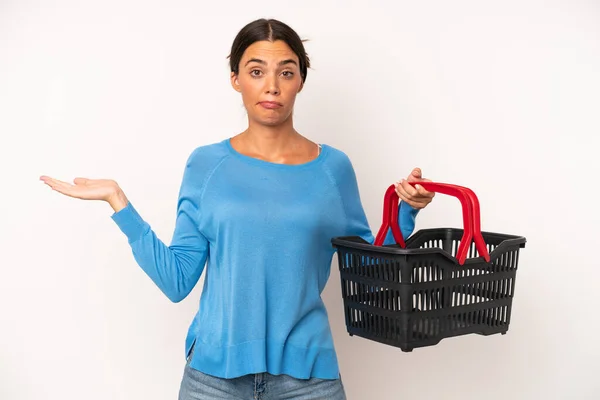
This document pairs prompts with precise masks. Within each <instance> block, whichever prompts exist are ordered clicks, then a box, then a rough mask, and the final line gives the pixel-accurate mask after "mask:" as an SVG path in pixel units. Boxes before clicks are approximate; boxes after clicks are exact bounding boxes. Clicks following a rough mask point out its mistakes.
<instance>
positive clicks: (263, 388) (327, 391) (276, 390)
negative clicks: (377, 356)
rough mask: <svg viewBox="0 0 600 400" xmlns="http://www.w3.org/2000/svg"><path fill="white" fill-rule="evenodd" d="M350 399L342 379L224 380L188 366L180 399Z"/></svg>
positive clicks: (276, 377)
mask: <svg viewBox="0 0 600 400" xmlns="http://www.w3.org/2000/svg"><path fill="white" fill-rule="evenodd" d="M218 399H224V400H225V399H226V400H317V399H319V400H346V394H345V392H344V385H343V384H342V378H341V376H340V377H339V378H338V379H319V378H310V379H296V378H293V377H291V376H289V375H271V374H269V373H266V372H264V373H259V374H251V375H245V376H241V377H239V378H233V379H224V378H219V377H215V376H211V375H207V374H204V373H202V372H200V371H198V370H196V369H193V368H192V367H190V365H189V360H188V363H187V364H186V366H185V370H184V373H183V378H182V380H181V387H180V389H179V400H218Z"/></svg>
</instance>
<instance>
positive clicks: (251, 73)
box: [250, 69, 261, 76]
mask: <svg viewBox="0 0 600 400" xmlns="http://www.w3.org/2000/svg"><path fill="white" fill-rule="evenodd" d="M260 74H261V70H259V69H253V70H252V71H250V75H252V76H259V75H260Z"/></svg>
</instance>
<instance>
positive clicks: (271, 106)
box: [258, 101, 283, 110]
mask: <svg viewBox="0 0 600 400" xmlns="http://www.w3.org/2000/svg"><path fill="white" fill-rule="evenodd" d="M258 104H260V105H261V106H263V107H264V108H267V109H269V110H274V109H276V108H281V107H283V104H281V103H278V102H276V101H261V102H259V103H258Z"/></svg>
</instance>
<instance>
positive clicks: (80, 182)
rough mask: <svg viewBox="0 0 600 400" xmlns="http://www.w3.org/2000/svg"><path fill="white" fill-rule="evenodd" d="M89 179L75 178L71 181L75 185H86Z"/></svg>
mask: <svg viewBox="0 0 600 400" xmlns="http://www.w3.org/2000/svg"><path fill="white" fill-rule="evenodd" d="M88 181H89V179H87V178H75V179H73V183H74V184H76V185H87V183H88Z"/></svg>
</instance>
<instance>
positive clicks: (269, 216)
mask: <svg viewBox="0 0 600 400" xmlns="http://www.w3.org/2000/svg"><path fill="white" fill-rule="evenodd" d="M229 59H230V68H231V85H232V87H233V88H234V89H235V90H236V91H238V92H239V93H240V94H241V95H242V99H243V102H244V106H245V108H246V110H247V113H248V128H247V129H246V130H245V131H244V132H242V133H240V134H237V135H235V136H233V137H231V138H228V139H226V140H223V141H221V142H218V143H212V144H209V145H204V146H200V147H198V148H196V149H195V150H194V151H193V152H192V153H191V155H190V156H189V158H188V160H187V163H186V166H185V170H184V173H183V180H182V183H181V187H180V192H179V198H178V202H177V219H176V226H175V231H174V235H173V238H172V241H171V244H170V245H169V246H167V245H166V244H164V243H163V242H162V241H161V240H160V239H159V238H158V237H157V235H156V234H155V232H154V231H153V230H152V229H151V227H150V226H149V224H148V223H147V222H146V221H145V220H144V219H143V218H142V217H141V216H140V215H139V214H138V213H137V211H136V209H135V208H134V206H133V204H132V203H131V202H130V201H129V200H128V199H127V197H126V196H125V193H124V192H123V191H122V190H121V188H120V187H119V185H118V184H117V183H116V182H115V181H113V180H103V179H100V180H93V179H85V178H77V179H75V180H74V184H69V183H66V182H61V181H58V180H56V179H53V178H50V177H46V176H43V177H42V178H41V179H42V180H43V181H44V182H45V183H46V184H48V185H49V186H50V187H51V188H52V189H54V190H56V191H58V192H60V193H63V194H65V195H67V196H71V197H76V198H80V199H87V200H104V201H106V202H108V203H109V204H110V206H111V207H112V209H113V210H114V214H113V215H112V218H113V219H114V221H115V223H116V224H117V225H118V227H119V228H120V229H121V231H122V232H123V233H124V235H125V236H126V237H127V239H128V243H129V245H130V246H131V249H132V252H133V255H134V257H135V260H136V261H137V263H138V264H139V265H140V267H141V268H142V269H143V270H144V271H145V272H146V273H147V274H148V276H149V277H150V278H151V279H152V280H153V281H154V282H155V283H156V285H157V286H158V287H159V288H160V289H161V290H162V291H163V292H164V294H165V295H166V296H167V297H168V298H169V299H170V300H171V301H173V302H179V301H181V300H182V299H184V298H185V297H186V296H187V295H188V294H189V293H190V291H191V290H192V289H193V288H194V286H195V284H196V283H197V281H198V280H199V278H200V276H201V274H202V272H203V271H204V269H205V266H206V276H205V282H204V287H203V290H202V295H201V299H200V306H199V310H198V313H197V314H196V316H195V318H194V319H193V321H192V323H191V325H190V327H189V330H188V335H187V338H186V342H185V344H186V347H185V351H186V353H185V355H186V359H187V364H186V368H185V371H184V375H183V379H182V382H181V388H180V392H179V393H180V394H179V398H180V399H182V400H184V399H251V398H252V399H284V398H285V399H331V400H335V399H345V393H344V388H343V385H342V381H341V376H340V373H339V367H338V362H337V357H336V352H335V349H334V343H333V338H332V335H331V331H330V326H329V322H328V317H327V312H326V309H325V306H324V303H323V301H322V299H321V292H322V291H323V289H324V287H325V283H326V282H327V280H328V277H329V273H330V266H331V261H332V256H333V254H334V249H333V247H332V246H331V238H332V237H335V236H344V235H358V236H361V237H363V238H364V239H365V240H367V241H370V242H373V240H374V239H373V234H372V232H371V230H370V228H369V225H368V223H367V220H366V216H365V213H364V210H363V208H362V205H361V202H360V198H359V193H358V185H357V182H356V176H355V173H354V170H353V168H352V164H351V162H350V160H349V159H348V157H347V156H346V155H345V154H344V153H343V152H341V151H340V150H337V149H335V148H333V147H331V146H328V145H318V144H316V143H314V142H312V141H310V140H309V139H307V138H306V137H304V136H302V135H301V134H299V133H298V132H297V131H296V130H295V129H294V124H293V117H292V111H293V108H294V101H295V99H296V95H297V94H298V93H299V92H300V91H301V90H302V88H303V86H304V83H305V81H306V75H307V69H308V68H309V67H310V62H309V58H308V56H307V54H306V52H305V49H304V46H303V43H302V41H301V39H300V38H299V37H298V35H297V34H296V32H294V31H293V30H292V29H291V28H290V27H289V26H287V25H286V24H284V23H282V22H279V21H277V20H265V19H261V20H257V21H254V22H252V23H250V24H248V25H247V26H245V27H244V28H243V29H242V30H241V31H240V32H239V33H238V35H237V37H236V38H235V40H234V42H233V45H232V48H231V54H230V57H229ZM420 179H422V178H421V172H420V170H419V169H418V168H416V169H415V170H413V171H412V173H411V174H410V176H409V178H408V179H407V180H408V181H418V180H420ZM397 193H398V196H399V197H400V198H401V200H402V201H401V202H400V206H399V207H400V210H399V211H400V212H399V221H398V223H399V224H400V228H401V231H402V233H403V234H404V236H405V237H407V236H408V235H410V234H411V233H412V231H413V229H414V220H415V217H416V214H417V212H418V210H419V209H422V208H424V207H425V206H426V205H427V204H429V203H430V202H431V201H432V198H433V196H434V194H433V193H430V192H427V191H425V190H424V189H423V188H422V187H419V186H418V185H417V187H416V188H413V187H412V186H411V185H410V184H408V182H407V181H405V180H402V181H401V182H399V183H397ZM392 240H393V239H392V237H391V234H389V235H388V239H387V242H388V243H390V242H392Z"/></svg>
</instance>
